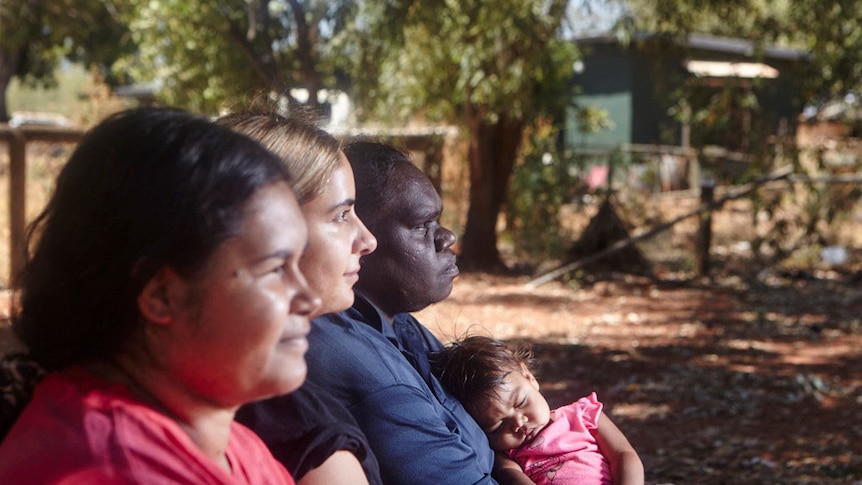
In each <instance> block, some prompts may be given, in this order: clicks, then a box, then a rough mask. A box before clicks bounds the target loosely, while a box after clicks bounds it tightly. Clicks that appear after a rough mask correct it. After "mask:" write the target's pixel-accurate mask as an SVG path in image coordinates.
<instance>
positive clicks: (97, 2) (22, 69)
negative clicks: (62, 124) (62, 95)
mask: <svg viewBox="0 0 862 485" xmlns="http://www.w3.org/2000/svg"><path fill="white" fill-rule="evenodd" d="M118 6H119V5H116V4H115V3H113V2H111V1H103V0H51V1H49V0H3V2H2V3H0V121H8V120H9V109H8V106H7V103H6V90H7V88H8V87H9V83H10V82H11V81H12V78H15V77H17V78H19V79H21V80H22V81H23V82H25V83H29V84H33V85H37V84H40V85H45V86H52V85H53V84H54V83H55V82H56V81H55V79H54V69H55V67H56V66H57V63H58V62H59V61H60V60H61V59H63V58H64V57H65V58H68V59H70V60H73V61H82V62H85V63H96V64H98V65H99V66H101V67H102V68H103V72H107V67H106V66H110V65H111V64H112V63H113V61H114V60H115V59H116V58H117V57H118V56H120V55H121V54H123V52H127V51H129V50H130V49H131V48H132V46H131V44H130V42H129V38H128V36H127V34H128V31H127V30H126V28H125V26H124V25H123V23H122V21H121V19H120V12H119V11H118ZM94 25H98V26H99V28H98V29H93V28H92V26H94Z"/></svg>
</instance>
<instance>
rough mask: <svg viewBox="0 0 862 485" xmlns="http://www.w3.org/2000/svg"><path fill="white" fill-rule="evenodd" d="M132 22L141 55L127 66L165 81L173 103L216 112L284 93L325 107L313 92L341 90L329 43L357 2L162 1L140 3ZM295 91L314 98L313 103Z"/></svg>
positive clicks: (167, 98)
mask: <svg viewBox="0 0 862 485" xmlns="http://www.w3.org/2000/svg"><path fill="white" fill-rule="evenodd" d="M135 3H137V5H138V6H137V8H136V9H135V12H134V16H133V17H132V18H131V19H130V26H131V28H132V30H133V32H134V34H135V39H136V40H137V41H138V43H139V45H140V50H139V52H138V53H137V54H136V55H135V56H134V57H133V58H130V59H129V60H128V61H127V66H128V68H129V69H130V70H131V71H132V72H133V73H134V75H135V77H136V78H137V79H140V80H145V79H147V80H156V81H158V82H161V83H163V86H162V88H161V89H160V92H159V94H160V96H161V97H162V99H163V100H164V101H165V102H166V103H168V104H171V105H177V106H184V107H186V108H190V109H197V110H203V111H215V110H217V109H219V108H221V107H223V104H224V103H225V102H226V101H227V102H229V101H231V100H232V99H235V98H243V97H247V96H248V95H249V94H250V93H254V92H262V93H268V94H270V93H277V94H278V95H279V96H281V97H283V98H284V99H286V100H288V102H289V103H291V104H293V105H299V104H307V105H309V106H311V107H312V108H313V109H316V108H318V99H317V96H316V95H314V93H317V92H318V91H320V89H322V88H333V87H338V86H339V79H341V78H342V76H341V75H340V74H339V72H338V70H337V69H336V68H335V66H334V65H333V64H332V63H331V62H329V61H328V56H327V45H328V42H329V40H330V39H331V37H332V35H333V34H334V33H335V32H338V31H340V30H341V29H342V24H343V22H344V21H345V18H346V17H347V16H348V15H349V13H350V12H351V9H352V2H350V1H345V0H342V1H336V2H327V1H324V0H306V1H300V0H205V1H200V2H188V1H186V0H160V1H157V2H135ZM293 88H304V89H306V90H307V92H308V93H312V94H311V95H310V96H309V97H308V99H307V101H306V100H303V99H299V98H298V97H297V96H294V95H293V94H291V89H293Z"/></svg>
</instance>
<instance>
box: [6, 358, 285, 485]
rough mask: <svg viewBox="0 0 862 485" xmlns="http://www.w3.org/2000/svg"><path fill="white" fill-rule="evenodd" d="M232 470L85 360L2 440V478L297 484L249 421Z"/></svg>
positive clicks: (235, 432) (235, 439)
mask: <svg viewBox="0 0 862 485" xmlns="http://www.w3.org/2000/svg"><path fill="white" fill-rule="evenodd" d="M226 454H227V458H228V461H229V462H230V464H231V467H232V468H233V470H232V472H229V471H227V470H225V469H223V468H222V467H220V466H219V465H218V464H217V463H216V462H215V461H214V460H212V459H210V458H209V457H208V456H206V455H204V454H203V452H202V451H200V449H199V448H198V447H197V446H196V445H195V444H194V443H193V442H192V440H191V438H189V436H188V435H187V434H186V433H185V432H184V431H183V430H182V429H181V428H180V426H179V425H178V424H177V423H176V422H174V421H173V420H172V419H170V418H169V417H167V416H165V415H164V414H162V413H160V412H158V411H156V410H154V409H153V408H151V407H150V406H148V405H145V404H142V403H141V402H140V401H138V400H137V399H136V398H135V397H134V396H133V395H132V394H131V393H129V391H128V390H127V389H126V388H125V387H123V386H120V385H117V384H112V383H109V382H107V381H105V380H104V379H102V378H101V377H98V376H96V375H95V374H93V373H91V372H89V371H87V370H85V369H84V368H81V367H74V368H71V369H68V370H65V371H62V372H55V373H53V374H49V375H48V377H46V378H45V380H44V381H43V382H42V383H41V384H40V385H39V386H38V387H37V388H36V392H35V394H34V395H33V399H32V401H31V402H30V404H29V405H28V406H27V407H26V408H25V409H24V412H23V413H22V414H21V416H20V417H19V418H18V420H17V421H16V422H15V425H14V426H13V427H12V429H11V431H10V432H9V434H8V435H7V436H6V438H5V439H4V440H3V443H2V444H0V477H2V481H3V483H10V484H11V483H14V484H18V485H28V484H47V483H50V484H64V485H78V484H90V483H99V484H132V483H141V484H144V483H165V484H189V485H191V484H195V485H197V484H207V485H210V484H211V485H221V484H241V485H246V484H248V485H251V484H261V485H263V484H266V485H269V484H273V485H276V484H278V485H285V484H286V485H293V483H294V482H293V479H292V478H291V477H290V475H289V474H288V473H287V470H285V469H284V467H283V466H282V465H281V464H280V463H278V462H277V461H276V460H275V459H274V458H273V457H272V455H271V454H270V453H269V450H268V449H267V448H266V446H265V445H264V444H263V442H261V441H260V439H259V438H258V437H257V436H256V435H255V434H253V433H252V432H251V431H250V430H248V428H245V427H243V426H242V425H240V424H238V423H234V424H233V425H232V427H231V434H230V441H229V443H228V447H227V450H226Z"/></svg>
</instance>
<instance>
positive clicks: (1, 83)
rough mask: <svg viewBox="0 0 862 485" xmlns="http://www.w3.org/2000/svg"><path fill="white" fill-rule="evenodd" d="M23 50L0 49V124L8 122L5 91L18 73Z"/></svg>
mask: <svg viewBox="0 0 862 485" xmlns="http://www.w3.org/2000/svg"><path fill="white" fill-rule="evenodd" d="M22 55H23V49H15V48H3V49H0V123H6V122H8V121H9V105H8V104H7V100H6V90H7V89H8V88H9V83H10V82H11V81H12V77H13V76H15V73H16V72H18V68H19V64H20V62H21V56H22Z"/></svg>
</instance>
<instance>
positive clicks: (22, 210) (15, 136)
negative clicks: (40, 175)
mask: <svg viewBox="0 0 862 485" xmlns="http://www.w3.org/2000/svg"><path fill="white" fill-rule="evenodd" d="M8 142H9V270H10V278H9V281H10V283H11V284H10V286H15V283H14V280H15V278H16V277H17V276H18V273H20V271H21V269H22V268H23V267H24V251H25V248H24V244H25V242H24V239H25V237H24V231H25V230H26V224H27V222H26V213H27V207H26V203H27V196H26V193H27V138H26V137H25V136H24V134H23V133H22V132H21V131H19V130H12V132H11V136H10V137H9V138H8Z"/></svg>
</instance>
